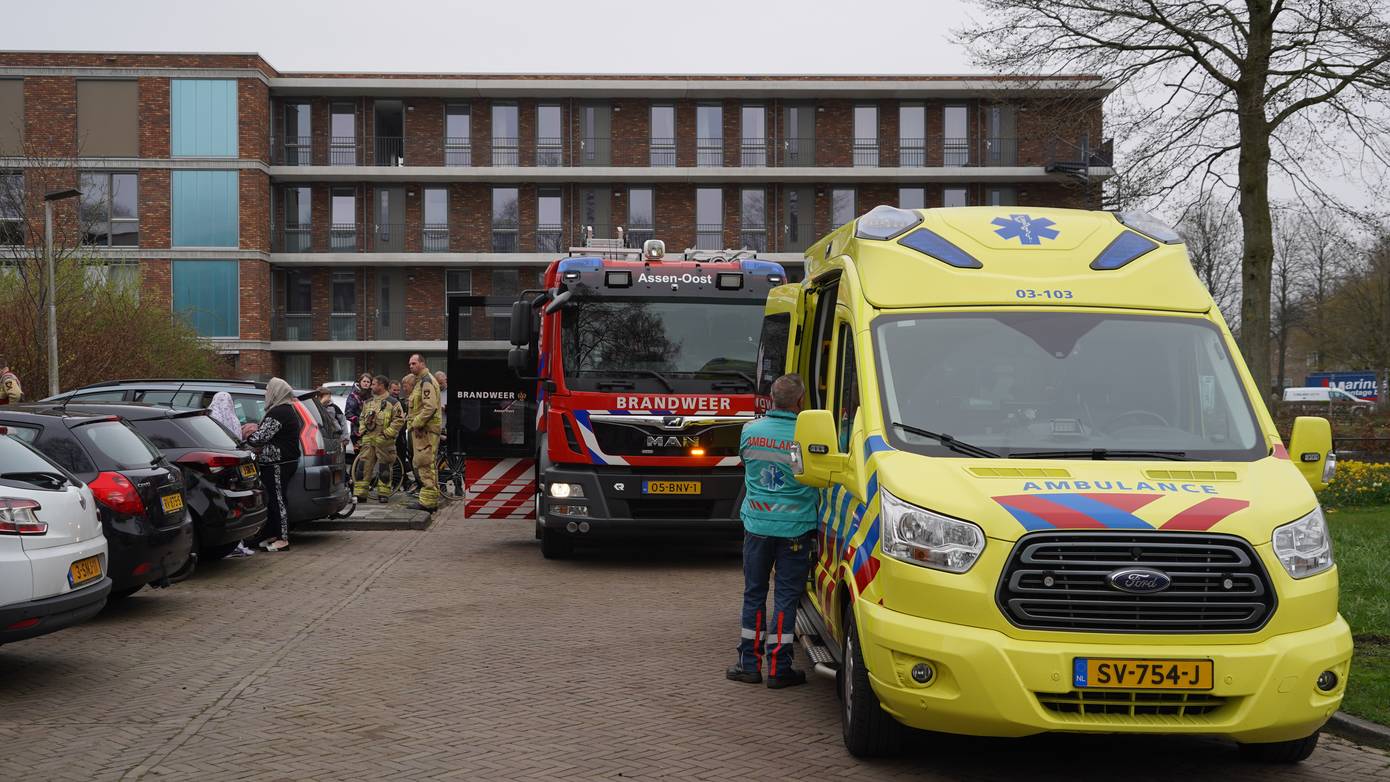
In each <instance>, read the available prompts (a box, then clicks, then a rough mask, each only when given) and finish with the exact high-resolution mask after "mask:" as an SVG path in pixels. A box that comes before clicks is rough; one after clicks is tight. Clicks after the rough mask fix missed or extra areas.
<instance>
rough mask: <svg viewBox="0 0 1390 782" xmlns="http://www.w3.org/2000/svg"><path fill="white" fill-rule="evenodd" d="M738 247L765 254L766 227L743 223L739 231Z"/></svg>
mask: <svg viewBox="0 0 1390 782" xmlns="http://www.w3.org/2000/svg"><path fill="white" fill-rule="evenodd" d="M739 239H740V246H741V247H746V248H748V249H750V250H756V251H758V252H760V253H765V252H767V226H765V225H757V224H754V223H744V224H743V228H742V229H740V230H739ZM720 249H723V248H720Z"/></svg>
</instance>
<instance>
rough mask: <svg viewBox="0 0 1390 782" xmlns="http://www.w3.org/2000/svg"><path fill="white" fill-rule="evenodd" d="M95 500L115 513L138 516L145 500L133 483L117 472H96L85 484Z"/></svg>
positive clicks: (143, 508)
mask: <svg viewBox="0 0 1390 782" xmlns="http://www.w3.org/2000/svg"><path fill="white" fill-rule="evenodd" d="M87 485H88V487H90V488H91V490H92V496H93V497H96V500H97V502H99V503H101V504H102V505H105V506H106V507H108V508H110V509H111V510H114V511H116V512H117V513H123V514H125V515H127V516H139V515H141V514H143V513H144V512H145V501H144V500H142V499H140V493H139V492H137V491H136V490H135V484H133V483H131V482H130V479H129V478H127V477H125V476H124V475H121V474H120V473H118V472H102V473H97V477H96V478H95V479H93V480H92V481H91V483H88V484H87Z"/></svg>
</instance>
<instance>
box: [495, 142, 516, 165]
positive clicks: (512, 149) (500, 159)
mask: <svg viewBox="0 0 1390 782" xmlns="http://www.w3.org/2000/svg"><path fill="white" fill-rule="evenodd" d="M492 164H493V165H494V166H519V165H521V139H519V138H517V137H516V136H493V137H492Z"/></svg>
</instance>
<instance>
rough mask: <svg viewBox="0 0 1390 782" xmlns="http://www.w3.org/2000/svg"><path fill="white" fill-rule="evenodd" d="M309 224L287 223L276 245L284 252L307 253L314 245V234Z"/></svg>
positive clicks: (281, 230)
mask: <svg viewBox="0 0 1390 782" xmlns="http://www.w3.org/2000/svg"><path fill="white" fill-rule="evenodd" d="M310 231H311V229H310V227H309V226H307V225H287V226H285V227H284V228H281V229H280V241H279V242H277V244H276V247H277V248H278V250H279V252H282V253H307V252H309V251H310V249H312V247H313V236H312V235H311V233H310Z"/></svg>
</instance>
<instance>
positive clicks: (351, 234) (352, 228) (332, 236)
mask: <svg viewBox="0 0 1390 782" xmlns="http://www.w3.org/2000/svg"><path fill="white" fill-rule="evenodd" d="M328 249H329V250H330V251H332V252H338V253H341V252H355V251H356V250H357V224H356V223H333V224H332V225H330V226H328Z"/></svg>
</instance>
